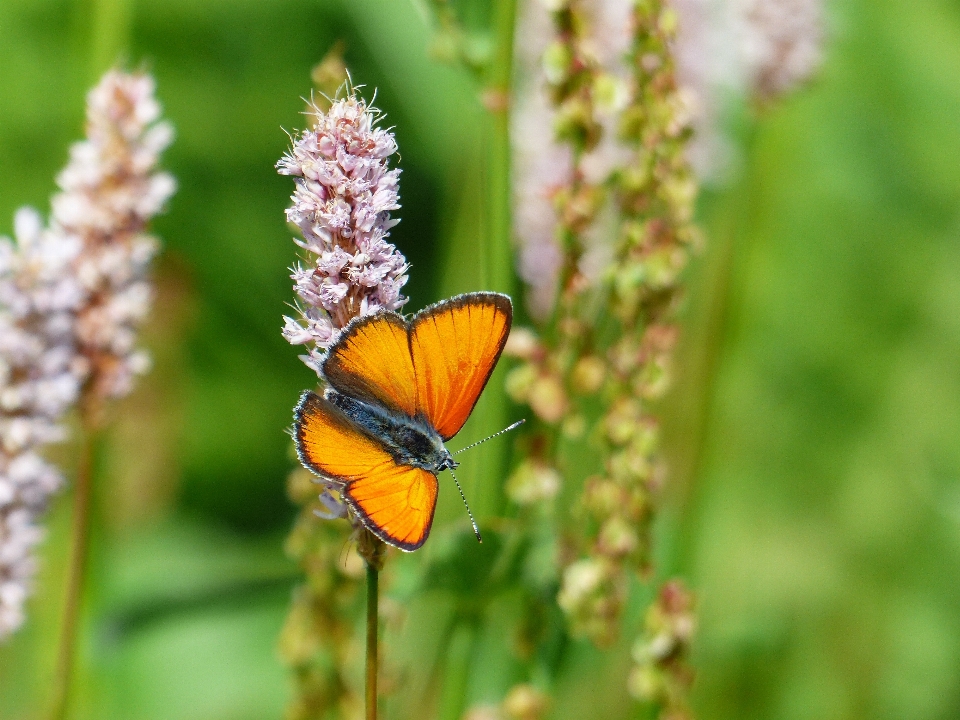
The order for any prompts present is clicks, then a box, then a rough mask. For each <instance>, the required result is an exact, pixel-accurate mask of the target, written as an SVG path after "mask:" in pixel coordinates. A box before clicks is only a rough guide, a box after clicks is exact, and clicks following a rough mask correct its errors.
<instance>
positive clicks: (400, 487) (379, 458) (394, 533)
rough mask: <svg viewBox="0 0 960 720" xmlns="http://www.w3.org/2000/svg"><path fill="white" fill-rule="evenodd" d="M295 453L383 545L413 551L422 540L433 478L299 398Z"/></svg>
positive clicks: (310, 398)
mask: <svg viewBox="0 0 960 720" xmlns="http://www.w3.org/2000/svg"><path fill="white" fill-rule="evenodd" d="M295 440H296V444H297V453H298V454H299V456H300V461H301V462H302V463H303V464H304V465H305V466H306V467H307V468H309V469H310V470H313V471H314V472H315V473H317V474H318V475H321V476H323V477H325V478H328V479H330V480H333V481H336V482H338V483H340V484H342V486H343V490H342V493H343V497H344V499H345V500H346V501H347V502H348V503H349V504H350V506H351V507H352V508H353V509H354V510H355V511H356V513H357V515H358V516H359V517H360V518H361V520H362V521H363V524H364V525H365V526H366V527H367V528H369V530H370V531H371V532H372V533H374V534H375V535H376V536H377V537H379V538H380V539H381V540H383V541H384V542H388V543H390V544H391V545H394V546H396V547H399V548H401V549H403V550H416V549H417V548H418V547H420V546H421V545H422V544H423V542H424V541H425V540H426V539H427V535H428V534H429V533H430V525H431V524H432V523H433V512H434V509H435V508H436V504H437V478H436V477H435V476H434V475H432V474H431V473H429V472H427V471H426V470H422V469H420V468H415V467H410V466H409V465H399V464H397V462H396V461H395V460H394V459H393V458H392V457H391V455H390V454H389V453H388V452H387V451H386V450H385V449H384V447H383V444H382V443H381V442H380V441H378V440H377V439H376V438H374V437H371V436H370V435H368V434H367V433H366V432H364V431H363V430H361V429H360V428H359V427H358V426H357V425H356V424H355V423H354V422H353V421H352V420H350V418H348V417H347V416H346V415H345V414H344V413H342V412H341V411H340V409H339V408H337V407H336V406H335V405H333V403H331V402H330V401H329V400H327V399H325V398H322V397H320V396H319V395H317V394H316V393H313V392H307V393H304V395H303V397H302V398H301V400H300V404H299V405H297V409H296V436H295Z"/></svg>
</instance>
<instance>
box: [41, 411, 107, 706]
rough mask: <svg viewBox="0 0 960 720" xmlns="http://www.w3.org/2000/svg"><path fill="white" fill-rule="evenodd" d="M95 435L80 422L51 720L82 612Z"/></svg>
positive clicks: (65, 694) (68, 677) (66, 690)
mask: <svg viewBox="0 0 960 720" xmlns="http://www.w3.org/2000/svg"><path fill="white" fill-rule="evenodd" d="M98 438H99V433H98V431H97V430H95V429H94V428H93V427H92V425H91V424H89V423H84V434H83V442H82V444H81V447H80V462H79V464H78V466H77V477H76V481H75V483H74V491H73V520H72V523H71V529H70V565H69V567H68V569H67V598H66V603H65V605H64V609H63V621H62V624H61V629H60V648H59V650H58V653H57V670H56V675H55V676H54V680H53V707H52V712H51V713H50V717H51V719H52V720H63V719H64V718H65V717H66V716H67V708H68V702H69V699H70V685H71V682H72V679H73V667H74V657H75V655H76V645H77V632H78V626H79V624H80V613H81V610H82V609H83V590H84V580H85V577H86V570H87V556H88V555H89V546H90V514H91V505H92V500H93V473H94V466H95V455H96V446H97V444H98Z"/></svg>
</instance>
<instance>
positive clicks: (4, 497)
mask: <svg viewBox="0 0 960 720" xmlns="http://www.w3.org/2000/svg"><path fill="white" fill-rule="evenodd" d="M14 228H15V235H16V240H15V241H12V240H10V239H9V238H0V640H2V639H3V638H5V637H7V636H9V635H10V634H11V633H13V632H14V631H15V630H16V629H17V628H18V627H20V625H21V624H22V623H23V621H24V602H25V601H26V599H27V597H28V596H29V594H30V583H31V581H32V579H33V575H34V572H35V566H36V563H35V561H34V559H33V550H34V547H35V546H36V545H37V543H39V542H40V540H41V539H42V538H43V530H42V528H41V527H40V526H39V524H38V522H37V521H38V518H39V516H40V515H41V513H42V512H43V511H44V509H45V508H46V505H47V501H48V500H49V498H50V496H51V495H52V494H53V493H54V492H55V491H56V490H57V489H58V488H59V487H60V486H61V484H62V477H61V475H60V472H59V471H58V470H57V469H56V468H55V467H53V466H52V465H50V464H49V463H47V462H46V461H45V460H43V459H42V458H41V457H40V455H39V454H38V453H39V451H40V450H41V449H42V448H43V446H44V445H47V444H48V443H52V442H57V441H59V440H62V439H63V438H64V437H65V432H64V429H63V428H62V427H61V426H60V420H61V418H62V416H63V415H64V413H65V412H66V411H67V409H69V408H70V407H71V406H72V405H73V403H74V402H75V401H76V399H77V396H78V394H79V392H80V382H81V379H82V377H83V374H84V373H83V365H82V363H79V362H78V358H77V356H76V354H75V350H74V344H73V334H72V328H73V318H74V313H75V312H76V310H77V308H78V307H79V305H80V302H81V300H82V298H83V291H82V288H81V287H80V284H79V283H78V282H77V280H76V278H75V277H74V275H73V274H72V273H71V272H70V268H71V265H72V263H73V262H74V261H75V259H76V256H77V253H78V250H79V243H77V242H69V241H66V240H64V239H63V238H60V237H58V236H57V235H55V234H53V233H51V232H49V231H45V230H44V229H43V222H42V220H41V218H40V215H39V214H38V213H37V212H36V211H35V210H33V209H30V208H23V209H21V210H19V211H18V212H17V215H16V219H15V221H14Z"/></svg>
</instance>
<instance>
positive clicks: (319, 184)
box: [277, 85, 408, 372]
mask: <svg viewBox="0 0 960 720" xmlns="http://www.w3.org/2000/svg"><path fill="white" fill-rule="evenodd" d="M344 87H347V88H348V95H347V97H344V98H340V99H336V100H334V102H333V104H332V105H331V106H330V109H329V110H328V111H326V112H323V111H322V110H321V109H320V108H319V107H314V108H313V109H312V111H311V112H309V113H308V117H310V118H312V119H313V120H314V125H313V128H312V129H310V130H305V131H303V132H300V133H297V134H295V135H294V136H293V147H292V148H291V149H290V152H288V153H287V154H286V155H284V157H283V158H282V159H281V160H280V162H278V163H277V171H278V172H279V173H280V174H281V175H292V176H293V177H294V178H295V183H296V190H295V191H294V194H293V196H292V198H291V199H292V200H293V204H292V205H291V206H290V207H289V208H288V209H287V220H288V221H289V222H290V223H292V224H293V225H296V226H297V228H299V230H300V232H301V234H302V235H303V239H302V240H295V242H296V243H297V245H299V246H300V247H301V248H303V249H304V250H305V251H306V254H307V257H306V258H304V260H303V264H298V265H297V266H295V267H294V268H293V269H292V275H291V277H292V278H293V280H294V282H295V285H294V289H295V291H296V293H297V297H298V298H299V299H300V303H299V304H298V307H297V310H298V312H299V318H296V319H295V318H292V317H285V318H284V321H285V324H284V328H283V336H284V338H286V340H287V341H288V342H290V343H291V344H293V345H309V346H312V347H310V350H309V353H308V355H306V356H303V358H302V359H303V361H304V362H305V363H306V364H307V365H308V366H309V367H311V368H312V369H314V370H316V371H318V372H319V362H320V360H321V359H322V357H323V352H324V350H325V349H326V348H327V347H329V346H330V344H331V343H332V342H333V341H334V340H335V339H336V337H337V334H338V332H339V330H340V329H341V328H343V327H344V326H346V324H347V323H348V322H350V320H351V319H352V318H354V317H356V316H358V315H367V314H370V313H374V312H376V311H377V310H380V309H386V310H398V309H399V308H401V307H402V306H403V304H404V303H405V302H406V301H407V299H406V298H405V297H404V296H403V295H401V293H400V290H401V288H402V287H403V286H404V284H405V283H406V282H407V276H406V271H407V267H408V266H407V262H406V259H405V258H404V257H403V255H401V254H400V253H399V252H397V249H396V248H395V247H394V246H393V245H391V244H390V243H389V242H387V237H388V236H389V234H390V228H392V227H393V226H394V225H396V224H397V223H398V222H399V220H395V219H392V218H391V217H390V212H391V211H393V210H397V209H399V207H400V205H399V202H398V195H397V184H398V181H399V179H400V170H399V169H393V170H391V169H389V167H388V163H387V159H388V158H389V157H390V156H391V155H393V154H394V153H395V152H396V151H397V143H396V140H395V139H394V137H393V133H391V132H390V131H389V130H385V129H383V128H380V127H377V126H376V124H377V120H378V116H379V112H378V111H377V110H376V109H374V108H371V107H369V106H368V105H367V103H366V102H365V101H364V100H363V99H362V98H358V97H357V96H356V94H355V91H354V89H353V88H350V87H349V86H348V85H345V86H344Z"/></svg>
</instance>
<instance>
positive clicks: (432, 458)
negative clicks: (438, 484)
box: [324, 389, 458, 475]
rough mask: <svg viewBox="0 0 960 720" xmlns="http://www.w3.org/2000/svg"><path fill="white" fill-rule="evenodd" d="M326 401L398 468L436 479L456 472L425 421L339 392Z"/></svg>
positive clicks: (453, 462) (328, 395)
mask: <svg viewBox="0 0 960 720" xmlns="http://www.w3.org/2000/svg"><path fill="white" fill-rule="evenodd" d="M324 397H326V399H327V400H329V401H330V402H331V403H333V404H334V405H336V406H337V407H338V408H340V410H342V411H343V413H344V414H345V415H346V416H347V417H349V418H350V419H351V420H353V421H354V422H355V423H356V424H357V425H359V426H360V427H361V428H363V429H364V430H365V431H366V432H367V433H369V434H370V435H372V436H373V437H375V438H378V439H379V440H380V442H382V443H383V446H384V447H385V448H386V449H387V451H388V452H389V453H390V455H391V457H392V458H393V459H394V461H395V462H397V463H398V464H400V465H409V466H411V467H417V468H422V469H424V470H429V471H430V472H432V473H433V474H434V475H437V474H439V473H441V472H442V471H444V470H448V469H456V467H457V465H458V463H457V462H456V461H454V459H453V456H452V455H451V454H450V453H449V452H448V451H447V449H446V447H444V445H443V439H442V438H441V437H440V435H439V434H438V433H437V431H436V430H435V429H434V428H433V427H432V426H431V425H430V423H429V422H427V421H426V419H425V418H423V417H420V416H414V417H409V416H407V415H406V414H404V413H402V412H397V411H395V410H391V409H389V408H387V407H384V406H382V405H376V404H372V403H365V402H362V401H360V400H356V399H354V398H352V397H349V396H347V395H342V394H341V393H338V392H337V391H336V390H331V389H328V390H327V391H326V392H325V393H324Z"/></svg>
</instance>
